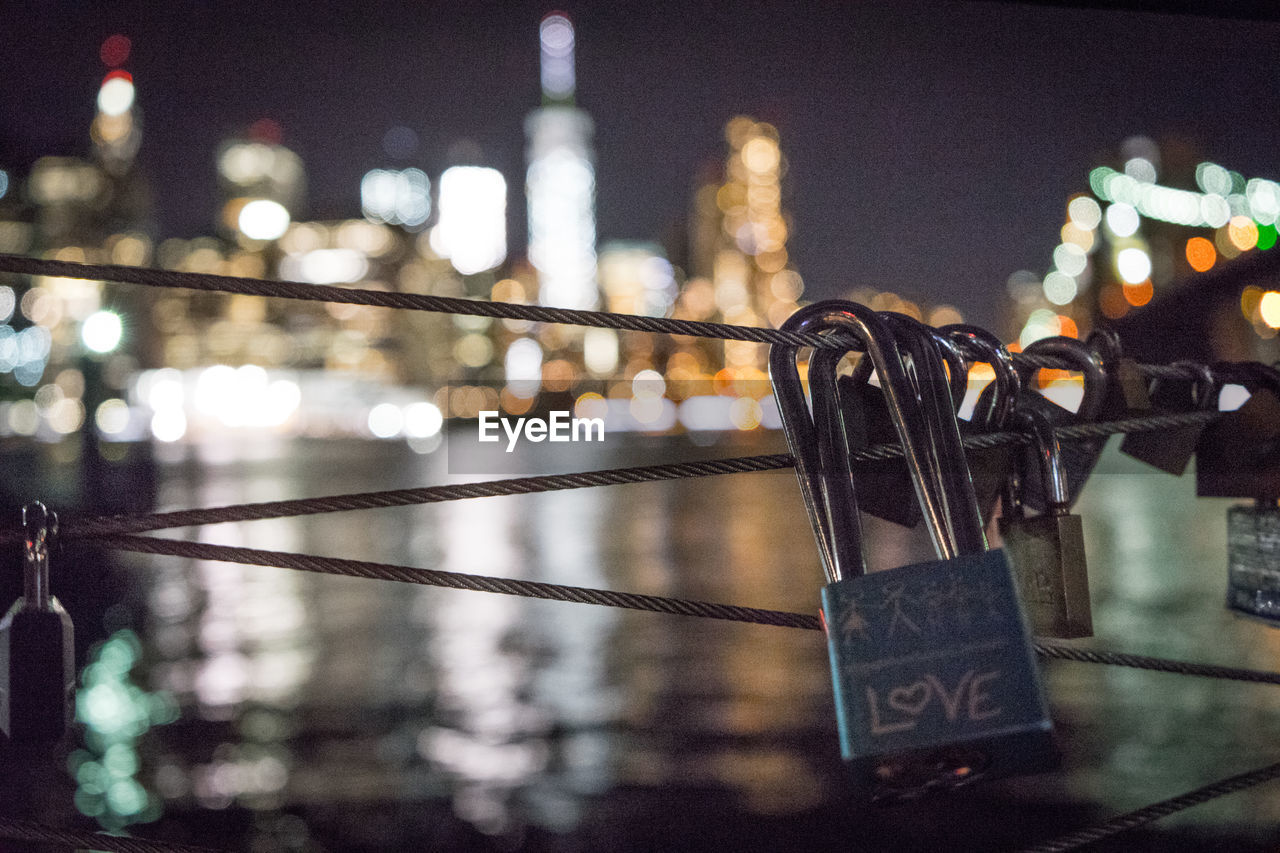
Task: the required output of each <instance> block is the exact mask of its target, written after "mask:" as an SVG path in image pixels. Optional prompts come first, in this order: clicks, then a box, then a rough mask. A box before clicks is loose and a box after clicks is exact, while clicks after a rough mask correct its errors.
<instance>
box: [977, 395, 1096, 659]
mask: <svg viewBox="0 0 1280 853" xmlns="http://www.w3.org/2000/svg"><path fill="white" fill-rule="evenodd" d="M1016 419H1017V421H1019V422H1020V425H1021V426H1022V428H1023V429H1027V430H1029V431H1030V432H1031V434H1032V436H1033V439H1034V441H1033V444H1032V447H1033V448H1034V449H1035V450H1036V456H1037V461H1038V464H1039V467H1040V478H1039V479H1040V482H1041V483H1043V484H1044V485H1045V487H1046V488H1047V489H1048V490H1049V493H1048V494H1047V495H1045V503H1046V504H1047V507H1048V508H1047V509H1046V510H1045V511H1044V512H1043V513H1041V514H1040V515H1036V516H1028V515H1027V514H1026V513H1025V511H1024V510H1023V506H1022V501H1021V500H1020V497H1021V496H1020V495H1019V494H1018V492H1019V491H1020V484H1019V483H1018V482H1017V478H1014V482H1012V483H1011V487H1010V489H1009V490H1008V492H1006V494H1008V495H1009V496H1010V500H1008V501H1006V506H1005V510H1004V514H1003V515H1002V516H1001V518H1000V538H1001V539H1003V540H1004V548H1005V550H1006V551H1007V552H1008V554H1009V561H1010V562H1011V563H1012V564H1013V576H1014V579H1015V580H1016V581H1017V584H1018V592H1019V593H1020V594H1021V596H1022V605H1023V607H1024V608H1026V612H1027V619H1028V621H1029V622H1030V623H1031V630H1032V632H1033V633H1035V634H1036V635H1037V636H1042V637H1061V638H1064V639H1071V638H1075V637H1092V636H1093V615H1092V609H1091V608H1090V604H1089V574H1088V566H1087V564H1086V562H1085V552H1084V525H1083V522H1082V521H1081V519H1080V516H1078V515H1072V514H1071V510H1070V508H1069V507H1068V506H1067V472H1066V467H1065V466H1064V465H1063V463H1062V450H1061V447H1060V445H1059V444H1058V439H1057V436H1055V435H1054V433H1053V426H1052V425H1051V424H1050V423H1049V419H1048V418H1047V417H1045V415H1044V414H1043V413H1041V412H1038V411H1025V412H1019V413H1017V415H1016ZM1024 476H1025V475H1024Z"/></svg>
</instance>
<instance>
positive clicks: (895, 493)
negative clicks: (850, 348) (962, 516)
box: [837, 376, 921, 527]
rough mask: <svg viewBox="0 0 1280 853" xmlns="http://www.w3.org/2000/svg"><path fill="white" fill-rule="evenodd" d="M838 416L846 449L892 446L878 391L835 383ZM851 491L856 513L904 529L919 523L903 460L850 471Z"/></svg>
mask: <svg viewBox="0 0 1280 853" xmlns="http://www.w3.org/2000/svg"><path fill="white" fill-rule="evenodd" d="M837 384H838V387H839V399H840V413H841V416H842V417H843V418H844V425H845V434H846V435H847V436H848V442H849V449H850V450H860V449H862V448H864V447H869V446H871V445H874V444H886V443H889V444H894V443H897V441H898V434H897V431H896V430H895V428H894V425H893V419H892V418H891V417H890V416H889V407H888V405H887V404H886V403H885V399H884V394H883V393H881V391H880V389H879V388H876V387H874V386H872V385H870V384H869V383H867V382H859V381H857V380H855V379H854V378H852V377H849V376H842V377H840V379H839V380H838V383H837ZM852 475H853V487H854V491H855V492H856V493H857V495H858V509H860V510H861V511H863V512H865V513H867V514H868V515H873V516H875V517H876V518H882V519H884V520H885V521H892V522H893V523H894V524H900V525H902V526H903V527H915V526H916V525H917V524H919V523H920V518H921V513H920V506H919V504H917V503H916V502H915V501H914V500H912V499H911V495H912V494H913V492H912V488H913V487H912V484H911V474H910V473H909V472H908V471H907V463H906V462H905V461H903V460H902V459H875V460H871V461H869V462H860V463H858V464H857V465H855V466H854V467H853V471H852Z"/></svg>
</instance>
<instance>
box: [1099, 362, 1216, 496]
mask: <svg viewBox="0 0 1280 853" xmlns="http://www.w3.org/2000/svg"><path fill="white" fill-rule="evenodd" d="M1173 366H1174V367H1182V368H1184V369H1186V370H1188V371H1189V372H1192V373H1194V374H1195V376H1196V378H1195V379H1192V380H1186V379H1182V380H1177V379H1175V380H1164V379H1155V380H1153V381H1152V383H1151V401H1152V403H1153V405H1154V407H1155V409H1156V411H1158V412H1159V413H1160V414H1170V413H1177V412H1199V411H1206V410H1210V409H1213V410H1216V409H1217V408H1218V392H1219V391H1220V390H1221V389H1220V388H1219V385H1218V381H1217V378H1216V377H1215V376H1214V375H1213V371H1212V370H1210V369H1209V367H1208V366H1207V365H1204V364H1196V363H1195V362H1191V361H1175V362H1174V363H1173ZM1206 426H1207V424H1192V425H1190V426H1184V427H1178V428H1176V429H1162V430H1157V431H1155V432H1133V433H1129V434H1128V435H1126V436H1125V437H1124V440H1123V441H1121V442H1120V452H1121V453H1123V454H1125V455H1126V456H1132V457H1133V458H1134V459H1138V460H1140V461H1142V462H1146V463H1147V464H1148V465H1153V466H1155V467H1156V468H1159V469H1160V470H1161V471H1164V472H1166V473H1169V474H1172V475H1173V476H1175V477H1180V476H1182V473H1183V472H1184V471H1186V470H1187V463H1189V462H1190V461H1191V457H1192V456H1194V455H1195V452H1196V446H1197V445H1198V444H1199V443H1200V436H1201V435H1203V434H1204V431H1205V428H1206Z"/></svg>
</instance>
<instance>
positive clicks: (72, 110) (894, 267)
mask: <svg viewBox="0 0 1280 853" xmlns="http://www.w3.org/2000/svg"><path fill="white" fill-rule="evenodd" d="M140 9H141V7H140V6H137V5H131V4H127V3H126V4H122V5H119V6H117V7H113V9H112V11H111V12H105V11H104V12H98V13H93V14H90V15H87V16H85V15H80V14H79V13H78V12H76V11H74V10H71V9H69V8H67V9H61V8H55V9H54V10H53V13H52V14H50V15H48V16H44V17H42V18H40V19H39V20H28V21H24V22H18V25H17V30H16V32H15V39H14V41H15V51H14V53H13V54H12V56H11V60H12V61H15V62H16V63H17V65H18V67H26V68H30V69H32V70H33V72H38V73H36V74H34V75H32V74H29V75H26V76H20V77H19V78H18V79H19V84H18V85H15V86H13V87H10V88H9V89H7V90H6V91H5V92H4V93H0V108H3V109H4V110H5V111H6V112H7V114H9V115H13V116H17V117H18V121H15V122H13V123H12V124H11V125H10V126H8V127H7V129H6V130H4V131H3V132H2V133H0V158H3V160H4V162H3V163H0V168H12V167H16V168H18V169H22V168H25V167H29V165H30V159H31V156H32V155H33V154H34V153H35V152H36V151H37V150H38V151H39V153H66V154H81V153H83V152H84V151H85V150H86V149H87V148H88V141H87V139H85V136H84V128H85V127H86V126H87V125H88V121H89V118H91V111H92V102H93V101H92V99H93V92H94V90H95V89H96V87H97V85H98V83H99V81H100V78H101V70H102V69H101V64H100V62H99V61H98V57H97V50H98V46H99V44H100V43H101V41H102V39H103V38H105V37H106V36H107V35H110V34H111V33H112V32H124V33H126V34H128V35H130V37H131V38H132V39H133V45H134V48H133V49H134V55H133V57H132V59H131V65H132V70H133V73H134V74H135V79H136V82H137V86H138V101H139V104H140V108H141V113H142V118H143V126H144V138H143V144H142V150H141V152H140V154H139V159H140V162H141V164H142V166H143V168H144V170H145V172H146V173H147V176H148V178H149V180H150V183H151V187H152V192H153V195H154V197H155V202H156V206H157V218H158V225H159V230H160V236H170V235H179V236H194V235H196V234H200V233H207V231H208V230H209V227H210V225H211V223H212V222H213V221H214V219H215V214H216V211H215V209H214V208H215V204H216V202H215V198H216V194H215V193H213V192H212V191H211V190H212V186H213V182H214V175H213V172H214V169H213V157H214V150H215V146H216V143H217V141H218V139H220V138H221V137H222V136H224V135H226V134H227V133H230V132H233V131H235V130H242V129H243V128H244V127H245V126H246V125H247V124H249V123H251V122H252V121H255V120H257V119H259V118H262V117H270V118H274V119H275V120H277V121H279V122H280V123H281V124H282V125H283V127H284V133H285V143H286V145H289V146H290V147H291V148H293V149H294V150H297V151H298V152H299V154H300V155H301V156H302V157H303V159H304V160H305V162H306V164H307V169H308V177H309V182H308V184H309V186H308V189H309V194H310V205H309V211H308V214H307V215H308V217H309V218H339V217H343V216H350V215H354V214H355V213H356V212H358V210H359V180H360V176H361V175H363V174H364V172H366V171H368V169H370V168H378V167H387V166H395V167H401V168H402V167H405V166H419V167H421V168H424V169H425V170H426V171H428V172H429V173H430V174H433V175H438V174H439V173H440V172H441V171H442V170H443V169H444V168H445V167H446V166H448V165H452V163H451V162H449V161H450V160H451V159H452V160H466V159H477V158H476V151H477V149H478V150H479V154H480V156H479V158H478V159H479V160H480V161H481V162H483V163H484V164H485V165H491V166H494V167H495V168H498V169H499V170H500V171H502V172H503V174H504V175H506V176H507V179H508V190H509V194H510V195H509V204H508V218H509V224H510V229H509V233H510V234H511V242H512V249H513V251H515V252H517V253H520V254H523V251H524V235H525V233H526V226H525V221H524V219H525V213H524V211H523V209H522V205H520V204H519V203H518V202H517V198H518V195H519V189H518V188H519V187H520V185H521V184H522V183H523V181H522V180H520V178H521V176H522V175H523V163H522V160H523V146H524V139H523V136H524V134H523V130H522V128H521V122H522V121H523V118H524V116H525V115H526V114H527V113H528V111H529V110H531V109H533V108H535V107H536V106H537V104H538V101H539V98H538V90H539V74H538V59H539V57H538V52H537V49H536V26H537V22H538V20H540V19H541V17H542V16H543V14H545V13H546V12H548V11H550V8H549V7H544V6H542V5H539V6H533V5H532V4H519V5H516V6H504V7H503V8H502V9H501V10H499V9H497V8H487V7H486V8H481V9H479V10H477V11H474V12H473V13H472V14H470V15H460V14H456V13H450V14H445V13H438V12H437V13H434V14H432V15H427V16H415V15H413V14H410V13H409V12H408V11H406V10H402V9H396V8H394V7H392V6H380V7H377V8H375V9H373V10H372V11H369V12H366V13H360V14H357V13H354V12H346V13H341V14H340V13H338V12H337V11H334V10H328V9H318V10H317V14H316V15H314V16H312V17H309V18H306V19H304V18H303V17H302V16H301V13H300V11H299V9H297V8H295V7H292V6H290V5H289V4H285V5H283V6H280V7H278V9H279V11H278V12H276V13H273V15H275V16H277V17H273V19H272V20H271V21H264V20H262V19H261V18H260V17H259V18H258V19H256V20H254V19H253V18H252V17H251V16H249V13H248V12H247V10H246V9H244V8H241V7H239V6H237V5H235V4H231V5H229V6H228V5H223V6H220V7H219V8H218V10H217V11H216V13H215V11H214V10H212V9H205V8H198V9H197V8H192V9H187V10H186V11H188V12H190V13H191V14H186V15H184V14H179V13H178V12H177V11H162V12H158V13H157V12H154V11H149V12H147V13H145V14H144V12H142V11H140ZM567 11H568V13H569V15H570V16H571V17H572V18H573V20H574V22H575V26H576V27H577V29H578V32H579V49H578V63H579V70H578V75H577V77H578V87H577V88H578V103H579V105H580V106H581V107H582V108H583V109H584V110H585V111H586V112H587V113H588V114H590V115H591V116H592V119H593V121H594V123H595V125H596V135H595V147H596V152H597V154H596V170H597V217H598V231H599V235H598V236H599V242H601V243H603V242H605V241H607V240H611V239H650V240H652V239H662V240H663V242H666V243H668V245H670V243H671V241H672V240H673V239H674V238H673V235H678V234H679V233H680V232H681V229H682V228H683V227H684V223H683V220H684V218H685V217H686V216H687V212H688V206H689V197H690V191H691V189H692V188H693V186H694V185H695V184H696V182H697V181H698V179H699V175H700V174H701V173H702V172H703V171H704V170H705V169H706V168H708V166H709V165H714V164H716V163H717V162H718V160H719V158H720V156H721V155H720V146H721V145H722V141H721V140H722V136H721V128H722V127H723V125H724V123H725V122H726V121H728V120H729V119H730V118H732V116H733V115H735V114H738V113H743V112H745V113H749V114H753V115H756V116H757V117H758V118H760V119H763V120H766V121H770V122H771V123H773V124H775V125H777V126H778V127H779V130H780V132H781V134H782V136H783V138H784V140H785V144H786V149H787V157H788V161H789V164H790V169H789V173H788V175H787V176H786V180H785V184H784V191H785V192H786V197H785V198H784V203H785V204H786V206H787V207H788V209H789V210H791V211H792V214H793V216H794V221H795V228H794V232H793V236H792V238H791V239H790V241H789V247H790V249H791V254H792V257H793V259H794V261H795V265H796V268H797V269H798V270H799V271H800V272H801V273H802V274H803V275H804V276H805V279H806V283H807V284H808V291H807V293H808V294H809V295H811V296H812V297H813V298H819V297H824V296H834V295H838V294H840V293H844V292H847V291H849V290H851V289H853V288H854V287H856V286H872V287H877V288H883V289H893V290H897V291H899V292H903V293H905V294H906V295H908V296H911V297H914V298H926V299H929V300H931V301H937V302H953V303H955V304H957V305H958V306H959V307H960V308H961V309H962V310H963V311H964V313H965V315H966V316H967V317H970V318H972V319H973V320H975V321H976V322H979V323H982V324H984V325H988V326H991V325H994V318H995V316H996V305H997V303H998V300H999V299H1000V298H1001V297H1002V291H1003V284H1004V282H1005V280H1006V279H1007V277H1008V276H1009V274H1010V273H1011V272H1013V271H1015V270H1017V269H1024V268H1027V269H1032V270H1035V271H1038V272H1044V271H1047V264H1046V259H1047V258H1048V257H1049V255H1050V253H1051V252H1052V250H1053V247H1054V245H1055V244H1056V242H1057V240H1056V237H1057V231H1058V229H1059V228H1060V227H1061V216H1062V205H1063V203H1064V200H1065V199H1066V198H1067V197H1068V196H1069V195H1070V194H1071V193H1072V192H1078V191H1080V190H1081V189H1083V188H1084V184H1085V180H1086V179H1087V175H1088V171H1089V169H1091V168H1093V167H1094V166H1096V165H1098V164H1099V162H1100V159H1099V158H1100V157H1101V156H1102V154H1103V153H1105V152H1108V151H1111V150H1114V148H1115V146H1116V145H1117V144H1118V143H1119V141H1120V140H1121V139H1123V138H1125V137H1127V136H1129V135H1132V134H1134V133H1145V134H1147V135H1151V136H1153V137H1156V138H1160V137H1161V136H1171V135H1172V136H1181V137H1185V138H1189V139H1192V140H1195V141H1198V142H1199V143H1200V146H1201V148H1202V149H1203V150H1204V153H1205V154H1206V155H1207V156H1210V157H1213V158H1214V159H1215V160H1217V161H1218V162H1222V163H1223V164H1224V165H1227V166H1228V167H1229V168H1233V169H1238V170H1239V171H1241V172H1244V173H1246V174H1258V175H1264V176H1267V175H1269V176H1275V175H1276V174H1277V169H1276V167H1275V165H1274V163H1275V157H1274V154H1273V153H1272V150H1271V149H1272V146H1271V142H1270V131H1269V129H1267V128H1266V121H1265V112H1264V110H1263V109H1262V106H1263V105H1265V104H1266V103H1267V102H1270V101H1273V100H1274V98H1275V96H1276V94H1280V93H1277V92H1276V91H1275V90H1276V87H1277V83H1276V82H1275V81H1274V80H1272V79H1270V77H1269V76H1268V75H1266V74H1264V73H1262V69H1264V68H1265V56H1266V55H1267V54H1268V53H1269V52H1270V51H1269V50H1268V49H1267V45H1270V44H1280V26H1277V25H1276V24H1275V23H1272V22H1257V21H1236V20H1213V19H1198V18H1195V17H1191V16H1165V15H1157V14H1146V13H1137V12H1096V11H1089V10H1079V9H1046V8H1036V7H1025V6H1018V5H1014V4H982V3H966V4H949V5H946V6H938V5H937V4H925V3H915V4H906V5H905V6H903V5H901V4H898V5H895V6H894V7H892V8H890V7H887V6H885V5H881V4H871V5H866V4H864V5H861V6H859V8H858V9H857V10H856V11H851V12H848V13H846V14H838V13H836V12H832V11H825V10H818V11H816V12H809V13H806V14H804V15H795V14H788V13H786V10H785V9H783V8H782V7H777V6H771V5H768V4H753V5H749V6H746V7H740V8H738V9H735V10H733V12H724V13H712V12H709V11H705V10H690V11H689V12H688V13H687V14H683V15H675V14H674V10H673V9H667V8H666V7H662V6H647V7H646V8H645V9H644V10H638V9H637V10H633V12H634V14H633V15H631V16H627V15H623V14H621V12H619V11H618V10H616V9H615V10H611V12H604V11H601V10H595V9H591V8H583V9H574V8H572V7H570V8H568V9H567ZM922 12H929V13H930V14H928V15H927V16H924V17H919V13H922ZM344 15H345V17H344ZM913 15H916V16H917V17H919V20H918V21H917V24H915V25H910V26H908V25H909V24H911V21H912V20H913V17H912V16H913ZM60 24H67V26H66V27H65V29H64V30H63V32H62V33H61V34H60V35H59V36H58V37H57V38H56V39H55V36H54V29H55V28H56V27H58V26H59V25H60ZM290 27H292V30H290V29H289V28H290ZM286 31H291V32H294V33H296V37H294V38H291V39H290V43H289V44H283V45H282V44H280V38H279V35H280V34H281V33H283V32H286ZM979 37H981V38H979ZM414 38H417V39H418V42H417V43H414ZM269 45H272V46H273V47H274V52H272V51H267V48H268V46H269ZM375 45H376V46H378V47H379V50H376V51H375V50H374V49H373V48H374V46H375ZM1157 45H1158V46H1159V50H1158V51H1157V50H1156V47H1157ZM1084 46H1087V49H1086V47H1084ZM1233 46H1238V47H1235V48H1234V49H1233ZM1250 46H1251V49H1245V48H1250ZM366 48H368V49H366ZM410 48H412V49H410ZM264 51H266V53H264ZM375 58H376V61H375ZM1104 60H1105V61H1104ZM1160 81H1163V82H1160ZM1157 83H1159V85H1157ZM406 90H407V91H408V92H409V93H410V94H409V95H407V96H406V95H405V94H404V93H405V91H406ZM394 128H408V129H409V130H411V131H413V134H414V135H415V136H416V137H417V143H418V144H417V147H416V151H415V152H414V153H412V154H409V155H408V156H405V157H400V158H396V157H392V156H391V155H390V154H388V153H387V151H386V150H385V148H384V145H383V143H384V141H386V138H387V135H388V132H389V131H392V130H393V129H394ZM402 136H403V134H402ZM468 139H469V140H471V145H467V144H464V140H468ZM401 141H402V142H403V140H401ZM401 150H405V149H403V148H402V149H401ZM179 188H182V189H181V191H179ZM206 189H208V190H210V192H207V193H206V192H205V190H206ZM179 198H180V199H183V200H184V203H183V204H178V202H177V199H179Z"/></svg>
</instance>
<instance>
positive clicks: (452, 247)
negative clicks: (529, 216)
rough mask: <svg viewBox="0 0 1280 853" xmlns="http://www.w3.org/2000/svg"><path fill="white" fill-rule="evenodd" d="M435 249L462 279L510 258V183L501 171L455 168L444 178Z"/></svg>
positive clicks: (434, 234)
mask: <svg viewBox="0 0 1280 853" xmlns="http://www.w3.org/2000/svg"><path fill="white" fill-rule="evenodd" d="M431 245H432V248H433V249H435V250H436V252H437V254H439V255H440V256H441V257H444V258H448V259H449V262H450V263H451V264H452V265H453V268H454V269H455V270H457V271H458V272H459V273H461V274H462V275H474V274H475V273H479V272H484V271H486V270H491V269H494V268H495V267H497V266H498V265H499V264H501V263H502V262H503V261H504V260H506V258H507V181H506V179H505V178H503V177H502V173H501V172H499V171H498V170H497V169H489V168H486V167H483V166H451V167H450V168H448V169H446V170H445V172H444V174H443V175H441V176H440V221H439V223H438V224H437V225H436V227H435V229H433V231H432V235H431Z"/></svg>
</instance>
